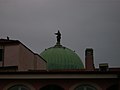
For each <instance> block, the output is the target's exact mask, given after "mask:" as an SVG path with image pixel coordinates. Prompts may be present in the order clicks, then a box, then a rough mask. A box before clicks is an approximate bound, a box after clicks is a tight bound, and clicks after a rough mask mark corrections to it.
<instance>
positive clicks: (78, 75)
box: [0, 31, 120, 90]
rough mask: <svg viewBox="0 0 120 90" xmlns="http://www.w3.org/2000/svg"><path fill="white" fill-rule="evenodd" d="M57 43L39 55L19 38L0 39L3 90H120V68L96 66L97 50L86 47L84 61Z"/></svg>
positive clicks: (58, 39) (0, 69) (104, 64)
mask: <svg viewBox="0 0 120 90" xmlns="http://www.w3.org/2000/svg"><path fill="white" fill-rule="evenodd" d="M55 35H56V36H57V42H56V44H55V45H54V46H52V47H49V48H48V49H45V50H44V51H42V53H40V54H36V53H34V52H33V51H32V50H30V49H29V48H28V47H26V46H25V45H24V44H23V43H21V42H20V41H19V40H11V39H9V37H8V38H7V39H0V90H120V67H118V68H111V67H109V65H108V63H101V64H99V68H96V67H95V66H94V50H93V49H92V48H86V50H85V64H83V62H82V60H81V58H80V57H79V56H78V55H77V54H76V53H75V52H74V51H73V50H71V49H70V48H67V47H65V46H63V45H62V44H61V33H60V31H58V32H57V33H55Z"/></svg>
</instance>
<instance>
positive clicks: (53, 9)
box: [0, 0, 120, 66]
mask: <svg viewBox="0 0 120 90" xmlns="http://www.w3.org/2000/svg"><path fill="white" fill-rule="evenodd" d="M119 8H120V1H119V0H0V37H1V38H5V37H6V36H10V37H11V39H18V40H20V41H21V42H23V43H24V44H25V45H27V46H28V47H29V48H30V49H31V50H33V51H35V52H37V53H40V52H42V51H43V50H44V49H45V48H48V47H50V46H53V45H54V44H55V42H56V38H55V36H54V32H56V31H57V29H58V28H59V29H60V31H61V32H62V44H63V45H64V46H66V47H69V48H71V49H72V50H75V51H76V53H78V54H79V56H80V57H81V59H82V60H83V62H84V50H85V48H86V47H92V48H93V49H94V51H95V65H96V66H98V64H99V63H101V62H108V63H109V64H110V66H120V61H119V56H120V53H119V51H120V40H119V38H120V35H119V33H120V11H119Z"/></svg>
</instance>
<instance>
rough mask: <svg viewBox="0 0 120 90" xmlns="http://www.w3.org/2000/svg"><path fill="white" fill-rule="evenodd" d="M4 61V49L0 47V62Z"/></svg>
mask: <svg viewBox="0 0 120 90" xmlns="http://www.w3.org/2000/svg"><path fill="white" fill-rule="evenodd" d="M3 59H4V49H3V47H2V46H0V61H3Z"/></svg>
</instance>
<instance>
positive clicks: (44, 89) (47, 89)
mask: <svg viewBox="0 0 120 90" xmlns="http://www.w3.org/2000/svg"><path fill="white" fill-rule="evenodd" d="M40 90H64V89H63V88H62V87H60V86H58V85H47V86H44V87H42V88H41V89H40Z"/></svg>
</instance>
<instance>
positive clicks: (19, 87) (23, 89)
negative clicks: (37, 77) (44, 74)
mask: <svg viewBox="0 0 120 90" xmlns="http://www.w3.org/2000/svg"><path fill="white" fill-rule="evenodd" d="M8 90H30V89H29V88H28V87H26V86H24V85H15V86H12V87H10V88H8Z"/></svg>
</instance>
